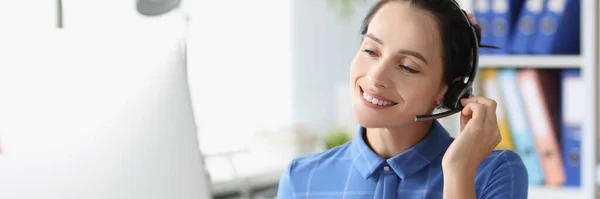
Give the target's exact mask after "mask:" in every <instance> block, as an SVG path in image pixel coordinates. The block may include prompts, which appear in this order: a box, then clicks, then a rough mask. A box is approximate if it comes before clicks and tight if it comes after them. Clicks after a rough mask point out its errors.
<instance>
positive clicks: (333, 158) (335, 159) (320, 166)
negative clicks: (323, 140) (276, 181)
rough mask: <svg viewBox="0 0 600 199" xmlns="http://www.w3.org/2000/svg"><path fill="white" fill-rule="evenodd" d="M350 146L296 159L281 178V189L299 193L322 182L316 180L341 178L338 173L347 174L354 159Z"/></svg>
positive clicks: (348, 144)
mask: <svg viewBox="0 0 600 199" xmlns="http://www.w3.org/2000/svg"><path fill="white" fill-rule="evenodd" d="M350 144H351V142H348V143H346V144H344V145H340V146H338V147H335V148H332V149H329V150H327V151H324V152H321V153H316V154H313V155H310V156H305V157H298V158H294V159H293V160H292V161H291V162H290V163H289V164H288V166H287V169H286V170H285V172H284V173H283V175H282V177H281V180H280V181H281V182H280V183H281V184H280V187H281V186H285V187H289V189H291V190H294V191H296V192H297V191H301V190H299V189H304V188H305V187H306V186H305V185H306V184H307V183H308V182H310V181H313V182H319V181H321V180H320V179H315V178H329V179H333V178H335V177H341V175H340V176H338V175H337V172H342V171H344V174H346V173H347V171H348V169H349V167H350V166H351V165H352V164H350V163H351V162H352V159H353V158H352V157H351V155H350V151H349V146H350ZM280 189H281V188H280Z"/></svg>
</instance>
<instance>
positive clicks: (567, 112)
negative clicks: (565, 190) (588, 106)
mask: <svg viewBox="0 0 600 199" xmlns="http://www.w3.org/2000/svg"><path fill="white" fill-rule="evenodd" d="M583 88H584V85H583V81H582V79H581V74H580V71H579V70H578V69H565V70H563V71H561V90H562V92H561V122H560V134H559V135H560V145H561V146H560V148H561V149H560V150H561V153H562V157H564V158H563V163H564V164H563V165H564V168H565V173H566V181H565V186H571V187H579V186H580V185H581V176H580V175H581V125H582V123H583V117H582V115H585V114H584V111H585V103H583V101H582V100H583V99H584V98H585V90H583Z"/></svg>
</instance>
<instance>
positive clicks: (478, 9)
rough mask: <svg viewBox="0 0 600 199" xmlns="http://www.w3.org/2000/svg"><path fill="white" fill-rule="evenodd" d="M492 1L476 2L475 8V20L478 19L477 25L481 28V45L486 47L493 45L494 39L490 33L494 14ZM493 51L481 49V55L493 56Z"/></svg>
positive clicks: (477, 0)
mask: <svg viewBox="0 0 600 199" xmlns="http://www.w3.org/2000/svg"><path fill="white" fill-rule="evenodd" d="M490 4H491V0H474V1H473V7H474V12H473V15H475V18H477V24H479V26H481V43H482V44H486V45H492V44H493V42H492V41H494V38H493V37H492V36H493V34H491V33H490V32H491V31H490V28H491V27H492V26H491V19H492V12H491V5H490ZM492 50H493V49H488V48H480V49H479V53H480V54H491V53H492Z"/></svg>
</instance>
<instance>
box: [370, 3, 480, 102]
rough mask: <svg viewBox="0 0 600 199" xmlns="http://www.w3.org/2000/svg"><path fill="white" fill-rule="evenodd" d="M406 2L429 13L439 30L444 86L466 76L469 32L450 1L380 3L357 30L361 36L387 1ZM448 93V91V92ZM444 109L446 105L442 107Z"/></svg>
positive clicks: (470, 45)
mask: <svg viewBox="0 0 600 199" xmlns="http://www.w3.org/2000/svg"><path fill="white" fill-rule="evenodd" d="M393 1H397V2H406V3H409V4H410V5H412V6H414V7H415V8H419V9H423V10H426V11H428V12H429V13H431V14H433V16H434V17H435V19H436V22H437V24H438V28H439V30H440V32H439V35H440V37H441V40H442V52H441V53H442V64H443V78H444V79H443V80H444V83H446V84H448V85H451V84H452V83H453V82H454V81H456V80H457V78H458V77H462V76H466V75H468V74H469V72H470V70H471V67H470V66H471V59H472V57H471V50H470V49H471V48H472V47H473V45H479V44H474V42H473V33H472V29H471V27H470V26H469V23H468V21H466V20H467V19H465V15H464V14H463V11H462V9H461V8H460V7H458V6H457V5H458V4H457V3H456V2H453V1H454V0H380V1H379V2H377V4H375V5H374V6H373V7H372V8H371V9H370V10H369V12H368V13H367V15H366V17H365V18H364V20H363V24H362V27H361V34H362V35H365V34H367V32H368V29H369V23H370V22H371V19H372V18H373V16H374V15H375V14H376V13H377V11H379V9H380V8H381V7H383V6H384V5H385V4H386V3H389V2H393ZM475 29H476V34H477V38H478V41H480V40H481V28H480V27H479V26H478V25H475ZM448 91H450V90H448ZM444 105H445V107H448V105H446V104H444Z"/></svg>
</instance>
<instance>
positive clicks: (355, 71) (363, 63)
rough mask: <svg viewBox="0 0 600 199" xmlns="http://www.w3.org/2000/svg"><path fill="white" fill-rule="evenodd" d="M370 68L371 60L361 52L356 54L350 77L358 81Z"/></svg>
mask: <svg viewBox="0 0 600 199" xmlns="http://www.w3.org/2000/svg"><path fill="white" fill-rule="evenodd" d="M368 68H369V60H367V58H365V57H363V56H361V55H360V53H358V54H356V56H354V59H353V60H352V64H351V65H350V78H351V79H352V80H353V81H356V79H358V78H359V77H361V76H364V75H365V74H366V72H367V70H368Z"/></svg>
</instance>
